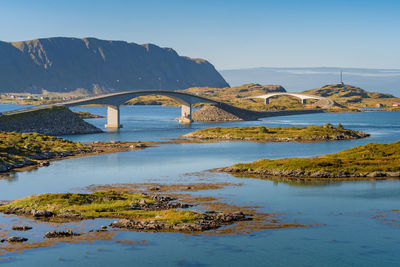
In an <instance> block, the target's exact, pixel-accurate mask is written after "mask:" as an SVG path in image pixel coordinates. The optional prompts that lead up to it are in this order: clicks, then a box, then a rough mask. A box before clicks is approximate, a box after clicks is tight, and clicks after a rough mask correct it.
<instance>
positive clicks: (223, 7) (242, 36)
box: [0, 0, 400, 69]
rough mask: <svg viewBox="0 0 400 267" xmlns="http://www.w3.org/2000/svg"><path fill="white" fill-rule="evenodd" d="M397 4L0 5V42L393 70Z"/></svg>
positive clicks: (100, 0) (219, 61) (398, 56)
mask: <svg viewBox="0 0 400 267" xmlns="http://www.w3.org/2000/svg"><path fill="white" fill-rule="evenodd" d="M399 14H400V1H399V0H379V1H376V0H373V1H368V0H364V1H359V0H347V1H344V0H337V1H330V0H319V1H314V0H297V1H295V0H275V1H269V0H264V1H257V0H247V1H237V0H230V1H228V0H227V1H220V0H201V1H197V0H186V1H184V0H164V1H161V0H160V1H156V0H143V1H123V0H111V1H105V0H97V1H95V0H93V1H91V0H86V1H85V0H79V1H77V0H68V1H67V0H65V1H62V0H34V1H33V0H18V1H15V0H1V3H0V40H2V41H21V40H29V39H36V38H44V37H54V36H69V37H97V38H100V39H112V40H125V41H129V42H135V43H139V44H142V43H154V44H157V45H159V46H162V47H172V48H174V49H175V50H176V51H177V52H178V53H179V54H181V55H185V56H190V57H200V58H205V59H207V60H209V61H210V62H211V63H213V64H214V65H215V66H216V68H217V69H233V68H249V67H261V66H266V67H302V66H304V67H317V66H337V67H363V68H400V15H399Z"/></svg>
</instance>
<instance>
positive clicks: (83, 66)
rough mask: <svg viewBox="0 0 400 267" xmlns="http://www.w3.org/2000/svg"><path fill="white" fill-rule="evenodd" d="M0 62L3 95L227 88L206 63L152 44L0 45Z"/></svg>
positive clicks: (62, 41)
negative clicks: (81, 89) (84, 90)
mask: <svg viewBox="0 0 400 267" xmlns="http://www.w3.org/2000/svg"><path fill="white" fill-rule="evenodd" d="M0 59H1V60H0V91H1V92H33V93H39V92H41V90H42V89H45V90H48V91H53V92H69V91H74V90H76V89H78V88H84V89H87V90H88V91H89V92H115V91H125V90H134V89H174V90H176V89H186V88H189V87H194V86H210V87H226V86H229V85H228V84H227V83H226V82H225V80H224V79H223V78H222V76H221V75H220V74H219V73H218V72H217V71H216V70H215V68H214V66H213V65H212V64H210V63H209V62H208V61H206V60H203V59H191V58H188V57H182V56H179V55H178V54H177V53H176V52H175V51H174V50H173V49H171V48H161V47H158V46H156V45H152V44H145V45H138V44H135V43H127V42H123V41H106V40H99V39H95V38H86V39H77V38H64V37H58V38H48V39H37V40H32V41H23V42H14V43H7V42H0Z"/></svg>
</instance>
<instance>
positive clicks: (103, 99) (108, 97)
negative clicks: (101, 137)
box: [3, 90, 222, 128]
mask: <svg viewBox="0 0 400 267" xmlns="http://www.w3.org/2000/svg"><path fill="white" fill-rule="evenodd" d="M147 95H164V96H168V97H170V98H172V99H174V100H175V101H177V102H178V103H179V104H181V116H180V118H179V121H180V122H182V123H190V122H191V115H192V105H194V104H197V103H211V104H216V105H221V104H222V103H220V102H218V101H214V100H211V99H208V98H204V97H201V96H196V95H192V94H187V93H181V92H175V91H167V90H143V91H137V90H134V91H124V92H118V93H111V94H104V95H98V96H92V97H86V98H82V99H78V100H71V101H66V102H61V103H55V104H48V105H39V106H35V107H30V108H25V109H19V110H13V111H9V112H4V113H3V115H12V114H18V113H24V112H30V111H34V110H38V109H45V108H51V107H54V106H61V105H62V106H65V107H74V106H87V105H97V106H107V124H106V125H105V127H106V128H121V127H122V125H121V124H120V115H119V114H120V111H119V107H120V106H121V105H123V104H125V103H126V102H127V101H129V100H131V99H132V98H136V97H139V96H147Z"/></svg>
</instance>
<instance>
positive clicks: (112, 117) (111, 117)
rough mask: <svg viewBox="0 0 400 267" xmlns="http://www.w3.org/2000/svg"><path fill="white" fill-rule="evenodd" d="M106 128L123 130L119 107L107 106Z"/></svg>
mask: <svg viewBox="0 0 400 267" xmlns="http://www.w3.org/2000/svg"><path fill="white" fill-rule="evenodd" d="M104 126H105V127H106V128H114V129H115V128H122V125H121V124H119V106H107V124H106V125H104Z"/></svg>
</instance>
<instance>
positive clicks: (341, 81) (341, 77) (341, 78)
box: [340, 70, 344, 85]
mask: <svg viewBox="0 0 400 267" xmlns="http://www.w3.org/2000/svg"><path fill="white" fill-rule="evenodd" d="M340 84H341V85H343V84H344V83H343V71H342V70H340Z"/></svg>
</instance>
